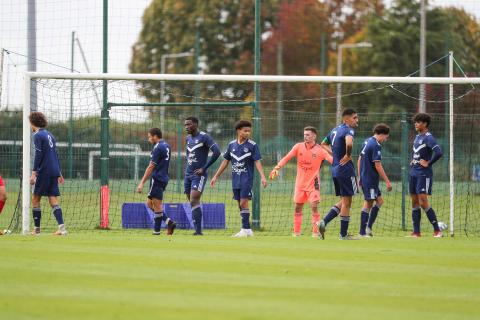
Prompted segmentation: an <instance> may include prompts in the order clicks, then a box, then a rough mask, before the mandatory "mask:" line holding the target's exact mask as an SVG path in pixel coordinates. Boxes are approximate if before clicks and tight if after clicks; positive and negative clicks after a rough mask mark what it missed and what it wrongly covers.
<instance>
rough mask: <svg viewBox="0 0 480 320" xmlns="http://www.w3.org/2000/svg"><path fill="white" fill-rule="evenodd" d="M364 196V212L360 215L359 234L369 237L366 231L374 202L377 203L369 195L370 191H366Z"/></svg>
mask: <svg viewBox="0 0 480 320" xmlns="http://www.w3.org/2000/svg"><path fill="white" fill-rule="evenodd" d="M366 192H367V193H366ZM364 196H365V200H364V201H363V207H362V212H361V213H360V230H359V232H358V234H359V235H361V236H366V235H367V231H366V229H367V224H368V218H369V215H370V211H371V210H372V207H373V202H374V201H375V200H372V199H370V195H368V191H365V190H364Z"/></svg>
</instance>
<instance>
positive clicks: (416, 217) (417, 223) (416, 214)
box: [412, 208, 422, 233]
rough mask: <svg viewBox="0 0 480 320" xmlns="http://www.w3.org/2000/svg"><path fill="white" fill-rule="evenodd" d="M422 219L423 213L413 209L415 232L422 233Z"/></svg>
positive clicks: (418, 209)
mask: <svg viewBox="0 0 480 320" xmlns="http://www.w3.org/2000/svg"><path fill="white" fill-rule="evenodd" d="M421 218H422V213H421V212H420V208H413V209H412V222H413V232H415V233H420V220H421Z"/></svg>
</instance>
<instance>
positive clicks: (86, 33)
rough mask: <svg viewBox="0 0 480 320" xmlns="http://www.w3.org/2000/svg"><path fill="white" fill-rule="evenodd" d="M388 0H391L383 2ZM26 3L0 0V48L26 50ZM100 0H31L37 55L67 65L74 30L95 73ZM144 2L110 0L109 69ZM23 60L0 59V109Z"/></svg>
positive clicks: (134, 29)
mask: <svg viewBox="0 0 480 320" xmlns="http://www.w3.org/2000/svg"><path fill="white" fill-rule="evenodd" d="M243 1H247V0H243ZM248 1H250V0H248ZM389 1H391V0H388V1H386V2H389ZM27 2H28V0H0V47H2V48H5V49H8V50H11V51H13V52H16V53H19V54H23V55H26V53H27V49H26V44H27V32H26V30H27ZM102 2H103V1H102V0H37V2H36V3H37V58H38V59H41V60H45V61H48V62H49V63H53V64H56V65H60V66H64V67H66V68H69V67H70V62H71V59H70V52H71V33H72V31H75V32H76V35H77V37H78V39H79V40H80V43H81V44H82V47H83V50H84V52H85V55H86V59H87V63H88V64H89V66H90V70H91V71H92V72H101V71H102ZM150 2H151V0H114V1H112V0H111V1H110V6H109V72H128V64H129V62H130V58H131V47H132V45H133V43H134V42H135V41H136V39H137V38H138V34H139V32H140V30H141V26H142V24H141V17H142V14H143V12H144V10H145V8H146V7H147V6H148V4H149V3H150ZM252 2H253V1H252ZM430 3H431V4H433V5H454V6H463V7H464V8H465V10H466V11H467V12H470V13H472V14H473V15H475V16H476V17H479V19H480V0H462V1H460V0H431V1H430ZM75 50H76V55H75V59H74V65H75V69H76V70H78V71H81V72H86V69H85V66H84V64H83V62H82V59H81V57H80V55H79V51H78V48H77V47H76V48H75ZM25 62H26V59H25V58H24V57H23V56H21V55H17V54H15V53H12V54H9V55H7V56H6V57H5V58H4V63H3V66H4V75H3V81H2V88H3V90H2V96H1V104H0V109H1V108H4V107H5V106H6V104H7V102H9V103H10V104H21V97H22V93H21V92H22V87H23V83H22V82H21V79H22V78H21V74H22V73H23V72H24V71H25V69H26V67H25ZM37 70H38V71H67V70H65V69H62V68H60V67H56V66H52V65H49V64H47V63H43V62H38V64H37ZM7 73H8V75H7ZM7 77H8V81H6V78H7ZM6 82H8V83H6ZM7 85H8V88H7V87H6V86H7ZM7 100H8V101H7Z"/></svg>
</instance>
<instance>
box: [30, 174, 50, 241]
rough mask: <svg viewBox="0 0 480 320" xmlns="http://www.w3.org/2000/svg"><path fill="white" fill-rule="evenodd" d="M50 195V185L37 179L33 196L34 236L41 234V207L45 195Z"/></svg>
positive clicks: (43, 180)
mask: <svg viewBox="0 0 480 320" xmlns="http://www.w3.org/2000/svg"><path fill="white" fill-rule="evenodd" d="M47 194H48V184H47V183H46V181H45V179H42V178H41V177H37V180H36V181H35V186H34V188H33V196H32V216H33V225H34V229H33V231H32V234H34V235H35V234H40V225H41V221H42V209H41V207H40V201H41V200H42V196H43V195H47Z"/></svg>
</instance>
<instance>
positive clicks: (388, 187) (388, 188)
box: [387, 181, 392, 192]
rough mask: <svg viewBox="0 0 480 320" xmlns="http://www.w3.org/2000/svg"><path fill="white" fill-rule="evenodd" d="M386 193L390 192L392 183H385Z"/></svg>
mask: <svg viewBox="0 0 480 320" xmlns="http://www.w3.org/2000/svg"><path fill="white" fill-rule="evenodd" d="M387 191H388V192H390V191H392V183H391V182H390V181H387Z"/></svg>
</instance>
